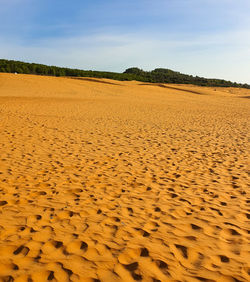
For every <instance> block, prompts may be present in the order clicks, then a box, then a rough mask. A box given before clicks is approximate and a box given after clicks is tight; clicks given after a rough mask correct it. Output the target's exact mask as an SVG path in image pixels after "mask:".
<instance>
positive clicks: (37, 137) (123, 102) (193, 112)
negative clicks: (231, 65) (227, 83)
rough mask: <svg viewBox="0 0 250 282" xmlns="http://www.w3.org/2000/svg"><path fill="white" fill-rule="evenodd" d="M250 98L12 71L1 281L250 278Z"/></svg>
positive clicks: (7, 78) (3, 164)
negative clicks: (249, 206) (18, 73)
mask: <svg viewBox="0 0 250 282" xmlns="http://www.w3.org/2000/svg"><path fill="white" fill-rule="evenodd" d="M171 87H172V89H171ZM215 90H216V91H215ZM249 97H250V91H249V90H244V89H231V88H225V89H222V88H221V89H220V88H217V89H215V88H204V87H197V86H185V85H150V84H148V83H140V82H118V81H111V80H100V79H70V78H55V77H40V76H31V75H13V74H0V118H1V122H0V126H1V135H0V277H1V279H2V280H1V279H0V280H1V281H13V279H14V281H35V282H36V281H59V282H63V281H104V282H106V281H107V282H109V281H111V282H112V281H126V282H129V281H134V280H142V281H154V282H156V281H162V282H166V281H249V279H250V276H249V274H250V268H249V262H250V256H249V245H248V243H249V233H248V232H249V231H248V229H249V222H248V219H249V216H250V215H249V211H248V210H247V208H248V207H247V205H248V204H249V200H248V201H247V196H248V197H249V192H248V190H247V184H248V175H247V161H248V154H249V151H248V149H249V147H248V143H247V138H249V132H250V130H249V123H248V118H249V112H250V111H249V110H250V106H249V102H250V100H249V99H247V98H249Z"/></svg>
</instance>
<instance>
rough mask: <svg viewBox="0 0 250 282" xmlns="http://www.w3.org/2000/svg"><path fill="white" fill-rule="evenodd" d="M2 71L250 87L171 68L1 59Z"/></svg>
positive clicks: (0, 67)
mask: <svg viewBox="0 0 250 282" xmlns="http://www.w3.org/2000/svg"><path fill="white" fill-rule="evenodd" d="M0 72H4V73H15V72H17V73H23V74H37V75H49V76H72V77H95V78H109V79H114V80H120V81H123V80H137V81H142V82H151V83H176V84H194V85H199V86H211V87H240V88H248V89H250V85H248V84H241V83H236V82H231V81H227V80H223V79H209V78H204V77H199V76H192V75H187V74H182V73H180V72H176V71H173V70H170V69H164V68H157V69H155V70H153V71H144V70H142V69H139V68H137V67H133V68H129V69H127V70H125V71H124V72H123V73H116V72H105V71H92V70H80V69H71V68H62V67H56V66H47V65H43V64H35V63H25V62H20V61H14V60H5V59H0Z"/></svg>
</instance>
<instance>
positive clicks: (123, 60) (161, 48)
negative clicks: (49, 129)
mask: <svg viewBox="0 0 250 282" xmlns="http://www.w3.org/2000/svg"><path fill="white" fill-rule="evenodd" d="M248 34H249V30H241V31H237V30H236V31H233V32H228V33H217V34H210V35H203V36H199V38H198V37H194V35H187V34H183V36H181V35H180V34H178V37H177V36H175V35H174V34H172V35H171V34H168V35H165V34H153V35H152V34H145V33H144V34H142V33H133V34H131V33H130V34H116V35H114V34H112V35H111V34H95V35H91V36H80V37H72V38H53V39H52V38H47V39H43V40H39V41H37V42H36V43H34V42H33V44H30V45H27V44H24V43H22V42H21V41H17V40H16V41H13V40H8V39H6V38H5V39H4V38H2V40H1V38H0V42H1V44H0V54H1V57H3V58H9V59H18V60H23V61H28V62H38V63H44V64H49V65H58V66H67V67H76V68H81V69H96V70H107V71H124V70H125V69H126V68H128V67H131V66H138V67H141V68H144V69H146V70H150V69H154V68H156V67H165V68H170V69H173V70H177V71H181V72H184V73H189V74H193V75H200V76H205V77H214V78H224V79H228V80H232V81H237V82H247V83H250V76H249V70H248V69H249V65H250V38H249V36H248ZM180 38H181V39H180Z"/></svg>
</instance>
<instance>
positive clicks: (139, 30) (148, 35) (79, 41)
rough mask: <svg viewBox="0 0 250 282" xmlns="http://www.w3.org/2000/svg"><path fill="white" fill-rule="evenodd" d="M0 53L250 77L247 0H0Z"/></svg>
mask: <svg viewBox="0 0 250 282" xmlns="http://www.w3.org/2000/svg"><path fill="white" fill-rule="evenodd" d="M0 58H6V59H17V60H22V61H27V62H38V63H44V64H50V65H58V66H67V67H77V68H81V69H96V70H108V71H118V72H122V71H124V70H125V69H126V68H128V67H132V66H137V67H140V68H143V69H145V70H151V69H154V68H157V67H164V68H170V69H173V70H177V71H181V72H184V73H188V74H193V75H201V76H205V77H211V78H224V79H229V80H232V81H237V82H247V83H250V0H237V1H236V0H126V1H121V0H106V1H105V0H86V1H84V0H81V1H80V0H72V1H69V0H67V1H66V0H60V1H59V0H50V1H49V0H0Z"/></svg>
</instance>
